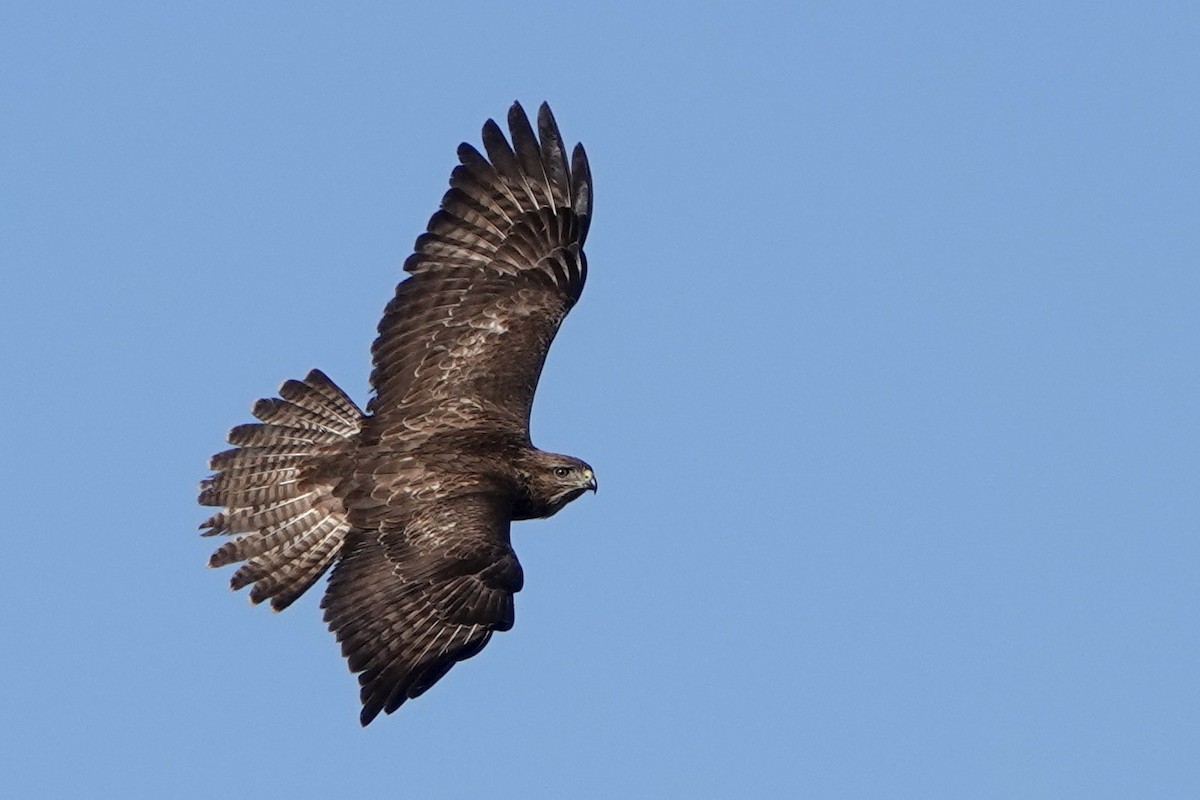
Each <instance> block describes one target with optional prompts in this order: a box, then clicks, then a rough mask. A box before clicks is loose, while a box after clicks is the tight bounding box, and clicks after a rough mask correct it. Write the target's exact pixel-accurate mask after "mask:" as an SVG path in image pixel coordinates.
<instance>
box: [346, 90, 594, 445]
mask: <svg viewBox="0 0 1200 800" xmlns="http://www.w3.org/2000/svg"><path fill="white" fill-rule="evenodd" d="M537 122H538V133H537V135H536V136H535V134H534V132H533V128H532V127H531V126H530V123H529V120H528V118H527V117H526V116H525V111H524V110H523V109H522V108H521V106H520V104H517V103H514V104H513V106H512V108H511V109H509V112H508V125H509V131H510V132H511V136H512V145H511V146H510V145H509V143H508V141H507V140H505V138H504V134H503V133H502V132H501V130H500V128H499V126H497V125H496V123H495V122H493V121H492V120H488V122H487V123H486V124H485V125H484V127H483V144H484V149H485V150H486V151H487V157H486V158H485V157H484V156H483V155H481V154H480V153H479V151H478V150H476V149H475V148H474V147H472V146H471V145H469V144H462V145H460V146H459V148H458V157H459V161H461V162H462V163H461V164H460V165H459V166H458V167H456V168H455V169H454V172H453V173H452V174H451V176H450V190H449V191H448V192H446V195H445V197H443V198H442V207H441V210H440V211H438V212H437V213H436V214H434V215H433V217H432V218H431V219H430V220H429V226H428V228H427V231H426V233H424V234H422V235H421V236H420V237H419V238H418V239H417V243H416V251H415V252H414V253H413V255H412V256H410V257H409V259H408V260H407V261H406V262H405V265H404V269H405V270H406V271H407V272H410V273H412V276H411V277H410V278H408V279H406V280H404V281H403V282H401V283H400V285H399V286H397V287H396V295H395V297H394V298H393V299H392V301H391V302H390V303H388V306H387V309H386V311H385V312H384V315H383V320H382V321H381V322H380V323H379V337H378V338H377V339H376V340H375V343H374V345H373V346H372V348H371V351H372V354H373V356H374V362H375V367H374V370H373V372H372V373H371V383H372V385H373V386H374V389H375V397H374V398H373V399H372V400H371V403H370V405H369V406H368V407H367V408H368V411H371V412H373V413H374V414H375V415H376V417H377V423H378V425H379V429H380V431H381V435H382V436H383V437H384V438H388V437H389V434H392V433H393V432H395V433H396V434H397V435H399V434H400V433H401V432H402V431H403V430H404V429H406V428H407V429H411V428H413V427H414V420H416V419H418V418H419V419H420V420H421V422H420V427H422V428H424V429H426V430H438V429H444V428H457V427H462V426H463V425H464V424H465V421H464V415H466V416H468V417H470V418H473V419H477V418H478V417H479V416H484V417H487V418H488V419H492V420H500V421H501V427H503V428H504V429H505V430H511V431H514V432H517V433H520V434H524V435H526V436H527V435H528V424H529V411H530V407H531V406H532V404H533V394H534V390H535V389H536V388H537V381H538V376H539V375H540V374H541V371H542V365H543V363H544V362H545V359H546V352H547V351H548V350H549V348H550V342H551V341H552V340H553V339H554V335H555V333H556V332H557V331H558V326H559V324H560V323H561V322H562V320H563V318H564V317H565V316H566V315H567V312H568V311H569V310H570V309H571V306H573V305H574V304H575V302H576V301H577V300H578V299H579V294H580V292H581V291H582V290H583V284H584V280H585V278H586V276H587V262H586V259H585V258H584V255H583V243H584V239H585V238H586V237H587V230H588V223H589V220H590V219H591V212H592V180H591V174H590V172H589V170H588V162H587V155H586V154H585V153H584V150H583V147H582V145H576V146H575V150H574V153H573V154H572V157H571V163H570V166H568V164H567V157H566V151H565V149H564V147H563V142H562V136H561V134H560V133H559V131H558V125H557V124H556V123H555V121H554V117H553V115H552V114H551V113H550V108H549V107H548V106H547V105H545V104H544V103H543V104H542V106H541V108H540V109H539V111H538V118H537Z"/></svg>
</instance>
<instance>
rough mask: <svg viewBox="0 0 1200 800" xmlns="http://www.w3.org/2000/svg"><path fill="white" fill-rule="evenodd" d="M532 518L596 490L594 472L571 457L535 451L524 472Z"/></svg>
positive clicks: (543, 514) (545, 515) (542, 515)
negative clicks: (534, 457) (531, 461)
mask: <svg viewBox="0 0 1200 800" xmlns="http://www.w3.org/2000/svg"><path fill="white" fill-rule="evenodd" d="M526 476H527V480H528V489H529V497H530V500H531V501H532V503H531V505H532V508H531V509H530V516H531V517H548V516H550V515H552V514H554V513H556V512H557V511H558V510H559V509H561V508H562V507H563V506H565V505H566V504H567V503H569V502H571V501H572V500H574V499H575V498H577V497H579V496H580V495H581V494H583V493H584V492H587V491H592V492H595V491H596V473H595V472H594V471H593V470H592V468H591V467H589V466H588V465H587V464H586V463H584V462H583V461H581V460H579V459H578V458H574V457H572V456H563V455H559V454H557V453H546V452H544V451H538V454H537V458H536V459H535V463H533V464H532V465H530V468H529V469H527V471H526Z"/></svg>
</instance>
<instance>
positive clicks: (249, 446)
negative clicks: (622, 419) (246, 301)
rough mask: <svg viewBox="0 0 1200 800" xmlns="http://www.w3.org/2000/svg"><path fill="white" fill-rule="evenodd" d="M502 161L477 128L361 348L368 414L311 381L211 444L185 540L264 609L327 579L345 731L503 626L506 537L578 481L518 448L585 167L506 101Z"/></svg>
mask: <svg viewBox="0 0 1200 800" xmlns="http://www.w3.org/2000/svg"><path fill="white" fill-rule="evenodd" d="M508 127H509V132H510V135H511V138H512V144H511V146H510V144H509V142H508V141H507V140H506V139H505V136H504V134H503V132H502V131H501V130H500V127H499V126H498V125H497V124H496V123H495V122H494V121H492V120H488V121H487V123H486V124H485V125H484V126H483V145H484V149H485V150H486V152H487V156H486V157H485V156H484V155H482V154H481V153H480V152H479V151H478V150H476V149H475V148H474V147H472V146H471V145H469V144H462V145H460V146H459V148H458V159H459V161H460V162H461V163H460V164H459V166H457V167H455V168H454V171H453V172H452V173H451V175H450V190H449V191H447V192H446V195H445V196H444V197H443V198H442V205H441V209H440V210H439V211H438V212H437V213H436V214H434V215H433V217H432V218H431V219H430V220H429V225H428V228H427V230H426V232H425V233H424V234H422V235H421V236H420V237H418V239H417V243H416V247H415V252H414V253H413V255H412V256H410V257H409V258H408V260H407V261H406V262H405V264H404V269H405V271H406V272H408V273H411V275H410V277H408V278H406V279H405V280H403V281H401V282H400V284H399V285H398V286H397V287H396V294H395V297H393V298H392V300H391V302H389V303H388V305H387V308H386V310H385V311H384V314H383V320H382V321H381V322H380V323H379V336H378V338H377V339H376V340H375V343H374V345H373V346H372V348H371V353H372V355H373V357H374V369H373V370H372V372H371V385H372V388H373V390H374V396H373V397H372V399H371V401H370V403H368V404H367V410H366V413H364V412H363V411H361V410H360V409H359V408H358V406H356V405H355V404H354V401H352V400H351V399H350V398H349V397H348V396H347V395H346V393H345V392H343V391H342V390H341V389H339V388H338V387H337V386H336V385H335V384H334V383H333V381H331V380H330V379H329V378H328V377H326V376H325V374H324V373H322V372H320V371H318V370H313V371H312V372H310V373H309V374H308V376H307V377H306V378H305V379H304V380H303V381H287V382H286V383H284V384H283V386H282V387H280V390H279V397H277V398H270V399H264V400H259V401H258V402H257V403H255V405H254V410H253V414H254V416H255V417H256V418H257V419H258V420H260V422H257V423H252V424H249V425H239V426H238V427H236V428H234V429H233V430H232V431H230V433H229V437H228V438H229V443H230V444H232V445H234V447H233V449H231V450H226V451H225V452H222V453H219V454H217V455H215V456H213V458H212V461H211V464H210V469H212V470H213V472H214V473H215V474H213V475H212V476H211V477H209V478H208V479H206V480H205V481H203V483H202V484H201V487H200V503H201V504H203V505H206V506H219V507H221V508H222V510H221V511H220V512H218V513H217V514H215V515H214V516H213V517H211V518H210V519H208V520H207V521H206V522H204V523H203V524H202V525H201V526H200V527H201V528H202V529H204V534H203V535H205V536H213V535H229V536H231V537H233V538H231V539H230V540H229V541H227V542H225V543H224V544H222V545H221V546H220V547H219V548H218V549H217V550H216V552H214V553H213V554H212V557H211V558H210V559H209V562H208V563H209V566H212V567H220V566H224V565H226V564H233V563H235V562H244V563H243V564H242V565H241V567H239V568H238V570H237V571H236V572H235V573H234V574H233V578H232V580H231V583H232V586H233V588H234V589H235V590H236V589H241V588H242V587H245V586H251V587H252V588H251V589H250V600H251V602H254V603H261V602H262V601H264V600H270V601H271V607H272V608H274V609H275V610H276V611H281V610H282V609H284V608H286V607H287V606H288V605H289V604H291V603H292V602H293V601H294V600H295V599H296V598H298V597H299V596H300V595H302V594H303V593H304V592H305V591H306V590H307V589H308V588H309V587H311V586H312V585H313V584H314V583H316V582H317V581H318V580H319V579H320V578H321V576H322V575H323V574H324V573H325V571H326V570H327V569H328V568H329V567H330V566H331V565H333V574H332V577H331V578H330V579H329V584H328V588H327V589H326V591H325V597H324V599H323V600H322V602H321V606H322V608H324V610H325V621H326V622H327V623H328V624H329V628H330V630H332V631H333V632H334V634H336V636H337V638H338V641H339V642H341V645H342V654H343V655H344V656H345V657H346V658H347V659H348V661H349V663H350V669H351V671H353V672H356V673H358V680H359V683H360V684H361V686H362V691H361V697H362V705H363V709H362V715H361V717H360V719H361V721H362V724H363V725H367V724H368V723H370V722H371V720H373V719H374V718H375V717H376V715H378V714H379V712H380V711H384V712H387V713H389V714H390V713H392V712H393V711H395V710H396V709H397V708H399V707H400V706H401V705H402V704H403V703H404V701H405V700H408V699H409V698H411V697H417V696H418V695H420V694H421V693H422V692H424V691H425V690H426V689H428V688H429V687H430V686H432V685H433V684H434V683H435V682H437V680H438V679H439V678H441V677H442V676H443V675H445V674H446V672H447V671H448V670H449V669H450V668H451V667H452V666H454V664H455V662H458V661H462V660H463V659H465V658H470V657H471V656H473V655H475V654H476V653H478V652H479V651H480V650H481V649H482V648H483V646H484V645H486V644H487V642H488V639H490V638H491V636H492V633H493V632H495V631H506V630H508V629H509V628H511V627H512V624H513V594H514V593H515V592H517V591H519V590H520V589H521V585H522V583H523V580H524V578H523V575H522V571H521V565H520V564H519V563H518V562H517V557H516V555H515V554H514V553H513V550H512V546H511V544H510V540H509V523H511V522H512V521H513V520H522V519H532V518H535V517H548V516H550V515H551V514H554V513H555V512H557V511H558V510H559V509H561V508H562V507H563V506H565V505H566V504H567V503H569V502H571V501H572V500H574V499H575V498H577V497H579V496H580V495H581V494H583V493H584V492H585V491H587V490H589V489H590V490H592V491H595V489H596V478H595V475H594V473H593V472H592V469H591V467H589V466H588V465H587V464H585V463H584V462H583V461H580V460H579V459H577V458H572V457H570V456H564V455H556V454H554V453H548V452H545V451H542V450H538V449H537V448H535V447H534V446H533V445H532V443H531V442H530V439H529V413H530V407H531V405H532V404H533V394H534V390H535V388H536V387H537V382H538V376H539V375H540V373H541V371H542V365H543V363H544V362H545V360H546V352H547V350H548V349H549V347H550V342H551V341H552V340H553V339H554V334H555V333H556V332H557V331H558V327H559V325H560V324H561V323H562V321H563V318H564V317H566V315H567V312H568V311H570V310H571V307H572V306H573V305H574V304H575V302H576V301H577V300H578V299H579V294H580V292H581V291H583V284H584V279H585V278H586V277H587V259H586V258H585V257H584V255H583V243H584V239H586V238H587V231H588V223H589V221H590V220H591V215H592V178H591V173H590V171H589V169H588V160H587V155H586V154H585V153H584V150H583V147H582V146H581V145H576V146H575V150H574V152H573V153H572V155H571V159H570V163H569V164H568V161H567V154H566V150H565V148H564V147H563V141H562V136H561V135H560V134H559V132H558V125H557V124H556V123H555V121H554V117H553V115H552V114H551V113H550V108H549V107H548V106H547V105H545V104H542V106H541V108H540V109H539V110H538V117H537V133H536V134H535V133H534V131H533V127H532V126H531V125H530V122H529V119H528V118H527V117H526V115H525V112H524V110H523V109H522V108H521V106H520V105H519V104H516V103H514V104H513V106H512V108H511V109H509V112H508Z"/></svg>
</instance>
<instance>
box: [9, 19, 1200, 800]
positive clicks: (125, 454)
mask: <svg viewBox="0 0 1200 800" xmlns="http://www.w3.org/2000/svg"><path fill="white" fill-rule="evenodd" d="M404 5H412V4H390V3H388V4H382V3H361V4H353V5H352V6H346V5H344V4H327V3H236V4H234V3H223V4H222V3H210V4H191V5H188V6H186V7H184V6H182V5H180V4H162V3H130V2H113V3H105V4H71V3H61V4H54V5H51V4H46V3H22V2H9V3H6V4H4V7H3V9H2V10H0V103H2V107H0V117H2V118H3V119H4V122H3V123H2V124H0V259H2V262H0V265H2V270H0V287H2V288H0V365H2V366H3V370H4V375H5V382H4V391H3V392H2V393H0V409H2V411H3V418H4V419H5V420H6V421H7V423H8V426H7V431H6V434H5V436H4V445H3V447H2V448H0V474H2V475H3V480H2V481H0V494H2V496H3V498H4V501H5V506H6V520H5V524H4V528H5V535H6V541H7V542H8V543H9V548H8V552H7V557H6V558H5V559H4V560H3V565H2V566H0V603H2V604H3V607H4V610H5V614H4V618H5V623H4V628H5V645H4V647H3V648H2V652H0V670H2V674H3V676H4V680H3V681H2V682H0V703H2V709H3V710H2V713H0V717H2V718H3V722H2V723H0V738H3V739H4V740H5V741H3V742H2V743H0V745H2V746H0V751H2V752H3V753H4V757H3V760H2V761H0V787H4V788H5V789H6V794H10V795H11V796H13V797H18V796H20V797H35V796H43V797H60V796H61V797H70V796H77V797H95V796H101V795H112V796H117V795H118V794H119V795H120V796H125V797H161V796H167V795H169V796H174V797H212V796H217V795H218V793H225V792H236V793H238V794H245V795H254V796H260V797H276V796H288V797H293V798H305V797H333V796H360V795H378V794H383V793H387V794H388V795H396V794H397V793H399V795H400V796H409V797H470V796H482V795H485V794H487V795H489V796H499V797H515V796H521V797H547V798H550V797H554V798H558V797H580V798H588V797H596V798H611V797H663V796H677V797H732V796H759V797H767V796H784V795H790V796H806V797H829V798H833V797H849V798H861V797H881V798H899V797H919V798H932V797H947V798H961V797H997V798H1000V797H1004V798H1008V797H1021V798H1039V797H1045V798H1062V797H1086V798H1104V797H1114V798H1125V797H1164V798H1165V797H1191V796H1194V792H1195V787H1196V786H1197V784H1198V783H1200V766H1198V763H1200V762H1198V761H1197V759H1196V743H1197V741H1198V740H1200V731H1198V729H1197V728H1198V723H1197V720H1198V719H1200V688H1198V685H1200V684H1198V683H1197V680H1196V667H1197V663H1198V661H1200V633H1198V625H1197V622H1198V621H1200V600H1198V594H1197V583H1198V580H1197V579H1198V578H1200V572H1198V566H1197V565H1198V564H1200V543H1198V541H1197V537H1196V531H1197V520H1198V519H1200V503H1198V502H1197V496H1198V495H1197V483H1198V480H1200V469H1198V456H1197V453H1198V452H1200V415H1198V414H1197V410H1196V409H1197V397H1198V394H1200V333H1198V332H1197V325H1196V320H1197V313H1198V311H1200V269H1198V267H1200V233H1198V227H1197V224H1196V221H1197V219H1200V188H1198V182H1197V175H1198V173H1200V148H1198V147H1197V141H1198V140H1200V131H1198V127H1200V110H1198V109H1200V89H1198V88H1197V87H1200V56H1198V55H1197V52H1198V51H1197V48H1196V42H1197V41H1198V40H1200V12H1198V11H1197V10H1196V9H1195V7H1194V6H1191V5H1189V4H1183V3H1178V4H1144V3H1142V4H1134V3H1106V4H1083V3H1057V4H1045V3H1025V4H1010V3H1005V4H962V3H916V4H904V5H901V4H890V3H867V4H856V3H840V4H832V3H829V4H807V5H806V4H795V3H753V2H752V3H742V4H723V5H722V6H721V7H717V6H716V4H714V5H713V6H709V7H704V8H700V7H698V4H685V3H658V4H640V3H639V4H625V3H616V2H614V3H605V4H599V3H590V4H581V3H580V4H575V3H524V4H519V5H516V4H501V3H488V4H473V3H462V4H444V3H434V4H422V5H423V6H427V8H424V9H423V10H421V11H410V10H405V9H404V8H403V6H404ZM514 99H520V100H521V101H522V102H524V103H525V104H526V107H527V108H534V107H536V105H537V103H539V102H540V101H542V100H549V101H550V102H551V104H552V106H553V108H554V110H555V113H556V115H557V117H558V121H559V123H560V125H561V127H562V129H563V133H564V135H565V136H566V137H567V138H568V139H569V140H570V141H571V142H574V141H577V140H582V141H584V142H585V143H586V145H587V147H588V150H589V153H590V155H591V160H592V168H593V172H594V175H595V181H596V216H595V221H594V223H593V225H592V229H591V233H590V237H589V241H588V255H589V262H590V267H591V272H590V277H589V283H588V287H587V290H586V292H585V293H584V297H583V300H582V301H581V303H580V305H579V306H578V307H577V308H576V309H575V310H574V311H573V312H572V315H571V317H570V318H569V319H568V321H567V323H566V325H565V326H564V328H563V330H562V332H561V335H560V336H559V338H558V341H557V342H556V343H555V346H554V349H553V350H552V352H551V354H550V359H549V362H548V364H547V368H546V371H545V373H544V375H543V382H542V386H541V388H540V390H539V395H538V400H537V405H536V407H535V410H534V440H535V442H537V443H538V444H539V445H541V446H543V447H545V448H548V449H552V450H558V451H561V452H570V453H573V454H576V455H578V456H580V457H583V458H585V459H587V460H588V461H589V462H590V463H591V464H593V465H594V466H595V467H596V469H597V471H598V474H599V479H600V483H601V485H602V489H601V491H600V493H599V494H598V495H596V496H595V497H591V496H589V497H586V498H584V499H582V500H580V501H579V502H577V503H575V504H573V505H572V506H571V507H569V508H568V509H566V510H565V511H564V512H563V513H561V514H560V515H558V516H557V517H555V518H554V519H552V520H549V521H544V522H536V523H523V524H521V525H519V526H518V527H517V528H516V530H515V535H514V544H515V547H516V549H517V552H518V554H519V555H520V557H521V560H522V563H523V565H524V567H525V573H526V578H527V582H526V589H525V590H524V591H523V592H522V593H521V594H520V595H518V597H517V625H516V627H515V628H514V629H513V630H512V631H511V632H509V633H505V634H503V635H499V636H497V637H495V638H494V639H493V641H492V643H491V644H490V645H489V646H488V648H487V649H486V650H485V651H484V652H483V653H482V654H481V655H479V656H478V657H476V658H474V659H472V660H470V661H468V662H465V663H463V664H460V665H459V666H457V667H456V668H455V669H454V670H453V671H451V673H450V674H449V675H448V676H447V677H446V678H445V679H443V681H442V682H441V683H439V684H438V685H437V686H436V687H435V688H434V689H433V690H431V691H430V692H429V693H428V694H426V695H425V696H423V697H422V698H420V699H419V700H417V701H414V702H412V703H410V704H408V705H406V706H405V707H404V708H403V709H402V710H401V712H400V713H398V714H396V715H393V716H392V717H388V718H384V719H381V720H379V721H378V722H377V723H376V724H374V725H372V726H371V727H370V728H369V729H367V730H361V729H360V728H359V726H358V721H357V715H358V703H357V687H356V684H355V682H354V679H353V678H352V676H351V675H350V674H349V673H348V671H347V669H346V667H345V664H344V662H343V661H342V659H341V658H340V656H339V655H338V651H337V647H336V645H335V643H334V641H333V639H332V637H331V636H330V635H329V634H328V633H327V632H326V631H325V630H324V627H323V625H322V623H321V620H320V614H319V610H318V608H317V607H316V606H317V601H318V599H319V598H318V597H317V596H316V595H317V593H316V592H313V593H311V594H312V596H309V597H306V598H304V599H303V600H302V601H301V602H299V603H298V604H297V605H296V606H294V607H293V608H291V609H289V610H288V611H287V612H286V613H284V614H281V615H274V614H272V613H270V612H269V611H268V610H266V609H263V608H249V607H248V606H247V603H246V600H245V597H244V596H243V595H235V594H233V593H231V592H229V591H228V589H227V588H226V582H227V579H228V572H229V571H228V570H225V571H220V572H218V571H213V570H208V569H206V568H205V567H204V562H205V559H206V557H207V554H208V552H209V550H210V549H211V547H210V542H209V541H206V540H201V539H200V538H199V537H197V536H196V531H195V529H196V526H197V525H198V524H199V523H200V521H201V520H202V519H204V517H205V516H206V514H205V512H204V511H203V510H202V509H200V508H199V507H198V506H196V505H195V492H196V484H197V482H198V481H199V479H200V478H202V477H203V476H204V475H205V474H206V470H205V466H206V461H207V458H208V456H209V455H210V454H211V453H213V452H215V451H217V450H219V449H222V447H223V435H224V433H225V431H226V430H227V429H228V428H230V427H232V426H233V425H236V424H240V423H243V422H247V421H249V419H250V417H249V408H250V405H251V404H252V403H253V401H254V400H255V399H256V398H258V397H263V396H268V395H271V394H273V393H274V392H275V390H276V388H277V387H278V385H279V383H280V382H282V381H283V380H285V379H288V378H298V377H301V376H302V375H303V374H304V373H305V372H307V371H308V370H309V369H310V368H313V367H319V368H321V369H323V370H325V371H326V372H327V373H329V374H330V375H331V376H332V377H333V378H334V379H335V380H336V381H337V382H338V383H340V384H341V385H342V386H344V387H346V389H347V390H348V391H349V392H350V393H351V394H352V395H353V396H354V397H355V398H356V399H357V400H359V401H360V402H365V400H366V399H367V396H368V395H367V376H368V372H369V368H370V363H369V349H368V348H369V345H370V342H371V339H372V337H373V334H374V328H375V325H376V323H377V321H378V317H379V314H380V312H381V311H382V308H383V306H384V304H385V303H386V301H387V300H388V298H389V297H390V295H391V292H392V288H393V286H394V284H395V282H396V281H397V280H398V279H399V278H400V275H401V273H400V265H401V263H402V262H403V260H404V258H405V257H406V256H407V255H408V253H409V252H410V248H411V245H412V241H413V239H414V238H415V236H416V235H417V234H418V233H419V232H421V231H422V230H423V228H424V225H425V222H426V221H427V219H428V217H429V215H430V214H431V213H432V212H433V211H434V209H435V208H436V203H437V201H438V199H439V198H440V196H441V194H442V192H443V191H444V188H445V185H446V179H447V176H448V174H449V170H450V168H451V167H452V166H453V164H454V163H455V159H454V148H455V146H456V145H457V144H458V142H460V141H462V140H464V139H466V140H470V141H475V142H477V141H478V136H479V128H480V125H481V124H482V122H483V121H484V119H486V118H487V117H489V116H497V117H498V116H501V115H503V114H504V112H505V110H506V109H507V107H508V105H509V104H510V103H511V102H512V101H513V100H514Z"/></svg>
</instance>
